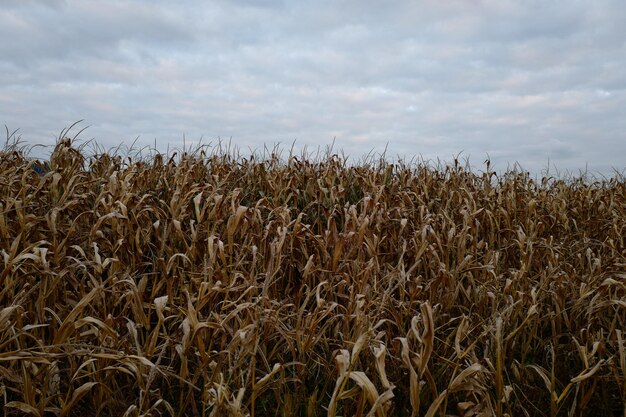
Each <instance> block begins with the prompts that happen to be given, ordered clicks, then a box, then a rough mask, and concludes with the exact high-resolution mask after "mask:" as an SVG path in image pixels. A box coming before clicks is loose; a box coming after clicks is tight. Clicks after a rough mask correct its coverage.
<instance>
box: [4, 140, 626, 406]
mask: <svg viewBox="0 0 626 417" xmlns="http://www.w3.org/2000/svg"><path fill="white" fill-rule="evenodd" d="M26 156H27V155H25V152H23V151H21V150H20V149H18V148H16V147H15V146H12V147H11V146H7V147H6V148H5V150H4V151H3V152H2V153H1V154H0V255H1V256H2V259H1V262H2V263H1V265H0V404H2V407H1V409H2V412H3V413H4V415H5V416H13V415H16V416H17V415H32V416H44V415H45V416H48V415H49V416H52V415H57V416H73V415H76V416H92V415H99V416H122V415H125V416H160V415H163V416H168V415H172V416H258V417H265V416H331V417H332V416H344V417H347V416H367V417H374V416H376V417H383V416H428V417H430V416H445V415H451V416H465V417H470V416H506V415H508V416H587V415H588V416H592V415H594V416H596V415H601V416H619V415H624V414H626V412H625V410H626V406H625V404H626V351H625V346H624V344H625V343H626V341H625V339H626V335H625V334H624V333H625V332H626V246H625V240H626V181H625V180H624V178H623V177H620V176H616V177H615V178H613V179H611V180H604V181H596V182H592V181H588V180H585V179H583V178H578V179H576V178H570V179H558V178H544V179H541V180H534V179H532V178H530V177H529V176H528V175H527V174H524V173H522V172H516V171H509V172H508V173H506V174H500V175H497V174H495V173H493V172H490V171H489V169H487V170H486V172H481V173H474V172H471V171H469V170H467V169H464V168H463V167H462V166H461V165H459V164H458V163H454V164H452V165H450V166H440V167H432V166H429V165H427V164H405V163H401V162H398V163H387V162H384V161H383V160H382V159H381V160H378V161H374V160H370V161H369V162H367V163H362V164H357V165H354V164H353V165H349V164H347V163H346V161H345V160H344V159H343V158H341V157H339V156H337V155H332V154H327V155H325V156H323V157H316V158H308V157H296V156H293V155H292V156H288V157H285V158H279V157H278V155H276V153H272V152H270V153H269V154H266V155H265V156H259V155H250V156H248V157H245V158H243V157H235V156H233V155H231V154H230V153H229V152H226V151H219V150H218V151H211V152H209V153H207V149H205V148H199V149H197V150H196V151H194V152H188V153H184V154H183V155H177V156H176V157H171V158H170V156H166V155H162V154H153V155H150V156H144V157H141V156H136V157H130V158H122V157H120V156H116V155H115V154H114V153H101V154H97V155H94V156H90V157H87V156H86V155H85V154H84V152H83V151H82V150H81V149H77V148H76V147H74V146H73V144H72V142H71V141H70V140H61V141H59V142H58V144H57V146H56V148H55V149H54V151H53V153H52V155H51V157H50V161H49V166H45V165H41V164H39V165H34V164H33V162H31V161H29V160H28V159H27V158H26Z"/></svg>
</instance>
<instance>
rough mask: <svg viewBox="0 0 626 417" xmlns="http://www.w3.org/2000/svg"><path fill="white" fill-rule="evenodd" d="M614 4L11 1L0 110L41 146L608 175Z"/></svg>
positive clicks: (0, 53) (615, 57)
mask: <svg viewBox="0 0 626 417" xmlns="http://www.w3.org/2000/svg"><path fill="white" fill-rule="evenodd" d="M624 21H626V5H623V4H622V3H621V2H619V1H617V0H616V1H610V0H600V1H596V2H593V3H589V2H582V1H580V2H579V1H576V2H567V3H565V2H557V1H547V2H546V1H538V0H533V1H525V2H520V1H512V0H510V1H495V0H485V1H479V0H475V1H460V0H456V1H446V2H441V1H435V0H428V1H423V2H404V1H399V0H398V1H392V2H378V1H373V0H371V1H359V2H357V1H349V0H344V1H338V2H337V1H323V2H296V1H287V0H285V1H250V0H241V1H235V2H231V1H218V2H211V3H210V4H209V3H205V2H192V1H185V2H181V3H178V4H176V5H175V4H174V3H171V2H165V1H158V2H148V1H135V2H127V1H121V0H114V1H110V2H87V1H79V0H65V1H64V0H55V1H43V0H42V1H35V0H28V1H17V0H7V1H5V2H3V3H2V5H0V39H4V41H3V42H0V116H1V117H0V119H1V120H0V122H3V123H5V124H7V125H8V126H9V128H17V127H19V128H21V132H22V136H23V138H24V139H25V140H26V141H28V142H29V143H42V144H51V143H53V142H54V137H55V136H56V135H57V134H58V132H59V131H60V129H61V128H63V127H64V126H67V125H69V124H71V123H72V122H74V121H76V120H79V119H85V122H84V123H83V126H84V125H87V124H89V125H91V127H90V128H89V129H88V130H87V131H86V132H85V133H84V134H83V137H84V138H85V139H89V138H91V137H95V139H96V140H97V141H98V142H101V143H103V144H104V145H105V146H114V145H117V144H118V143H120V142H121V141H132V140H134V139H135V137H137V136H139V138H140V139H139V141H138V144H139V145H140V146H141V145H142V144H152V143H154V141H155V140H156V142H157V144H158V146H160V147H162V148H163V149H164V148H165V147H166V146H167V144H170V145H172V146H180V145H181V141H182V136H183V134H185V136H186V138H187V142H190V141H194V140H198V139H199V138H200V137H204V140H205V141H206V142H208V141H211V140H215V139H216V138H217V137H221V138H230V137H232V138H233V143H235V144H237V145H239V146H240V147H241V148H242V149H247V147H251V148H253V149H254V148H260V147H262V146H263V143H268V144H272V143H274V142H276V141H281V142H283V143H285V144H291V142H292V141H293V140H294V139H295V140H297V141H296V144H297V147H298V148H301V147H304V146H307V145H308V147H309V149H311V147H317V146H318V145H322V146H324V145H326V144H329V143H330V142H332V140H333V138H334V137H336V143H335V146H336V148H343V149H344V150H345V151H346V152H347V153H349V154H351V155H353V156H355V157H356V158H358V157H360V156H362V155H364V154H365V153H367V151H369V150H372V149H373V150H375V151H382V150H383V149H384V148H385V146H386V145H387V143H388V144H389V146H388V155H393V156H395V155H400V156H406V157H407V158H409V159H410V158H411V157H412V156H414V155H415V154H421V155H422V156H423V157H425V158H430V159H436V158H437V157H440V158H443V159H445V160H450V159H451V157H452V156H453V155H456V154H458V153H459V152H460V151H463V152H464V153H463V154H464V155H469V156H470V159H471V161H472V162H473V163H474V164H477V165H479V164H480V163H481V162H482V161H483V160H484V159H485V157H486V155H487V153H488V154H489V155H490V157H491V158H492V161H493V162H494V163H495V164H496V168H502V169H504V168H506V166H507V163H508V164H512V163H513V162H514V161H518V162H519V163H521V165H522V166H523V167H525V168H526V169H528V170H531V171H534V172H539V171H540V170H542V169H544V168H546V164H547V161H548V159H549V160H550V162H551V164H554V165H556V166H557V167H559V168H561V169H563V170H566V169H569V170H573V171H576V170H578V169H584V168H585V166H587V165H588V167H589V169H590V170H592V171H597V172H601V173H604V174H610V170H611V167H613V166H614V167H618V168H623V166H624V161H623V157H621V156H620V155H625V154H626V141H625V140H624V132H626V118H624V117H623V109H624V108H626V107H625V105H626V71H623V68H624V66H625V64H626V42H624V39H626V25H623V23H622V22H624Z"/></svg>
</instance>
